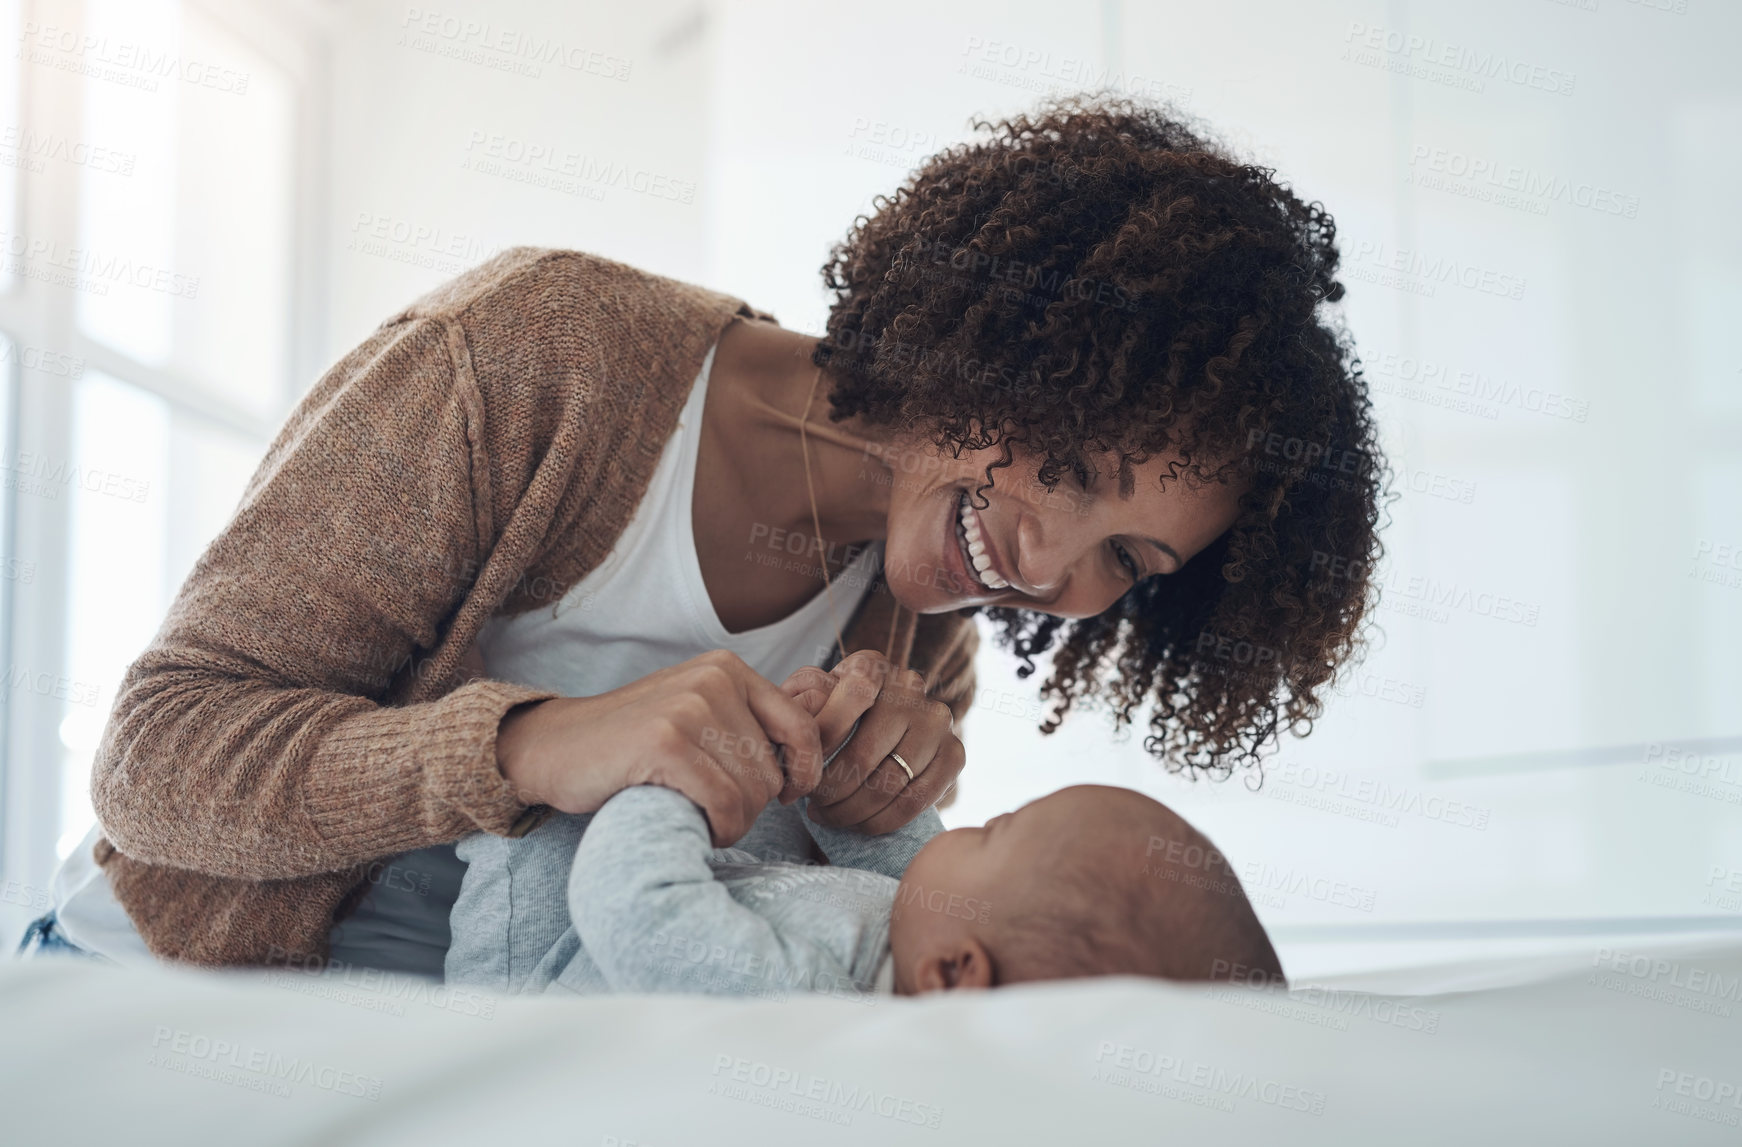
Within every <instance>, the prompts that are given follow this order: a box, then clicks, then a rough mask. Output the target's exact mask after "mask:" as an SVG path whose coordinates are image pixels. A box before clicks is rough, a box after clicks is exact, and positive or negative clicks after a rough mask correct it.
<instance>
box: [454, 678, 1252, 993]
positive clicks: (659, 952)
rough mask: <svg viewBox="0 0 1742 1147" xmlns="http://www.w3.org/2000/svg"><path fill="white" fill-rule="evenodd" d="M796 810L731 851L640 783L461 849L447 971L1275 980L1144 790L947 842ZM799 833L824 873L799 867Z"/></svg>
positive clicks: (666, 979) (925, 981)
mask: <svg viewBox="0 0 1742 1147" xmlns="http://www.w3.org/2000/svg"><path fill="white" fill-rule="evenodd" d="M789 692H794V691H793V690H792V689H790V688H789ZM794 695H795V696H797V695H798V694H797V693H796V692H794ZM813 698H814V693H813ZM801 700H804V701H805V703H806V704H807V706H809V705H812V704H814V705H816V707H818V708H820V700H812V699H804V698H801ZM807 803H808V802H807V801H799V802H796V803H795V804H793V805H788V806H782V805H779V804H778V803H771V804H770V806H769V808H768V810H767V811H765V812H764V813H763V815H762V816H761V817H760V818H759V819H758V820H757V822H756V824H755V826H754V827H753V828H752V829H751V831H750V833H749V834H747V835H746V836H745V837H744V838H743V839H742V840H740V841H739V842H738V844H737V845H736V846H735V847H733V848H727V849H714V848H713V847H712V846H711V843H710V839H709V832H708V825H707V821H706V819H705V818H704V817H703V815H702V813H701V811H700V810H699V809H698V808H697V807H696V806H695V805H694V804H692V803H691V802H690V801H689V799H688V798H686V797H684V796H682V795H681V794H679V793H677V792H675V791H673V790H670V789H664V788H656V787H651V786H640V787H636V788H630V789H626V790H624V791H623V792H621V793H619V794H617V795H616V796H615V797H613V798H612V799H611V800H609V801H608V802H606V804H605V806H604V807H603V808H601V809H600V810H599V811H598V812H597V813H593V814H591V815H588V816H557V817H553V818H552V819H551V820H549V821H547V822H546V823H544V824H543V825H541V826H540V827H539V828H537V829H536V830H534V831H533V832H531V833H529V834H527V835H526V836H525V837H523V838H521V839H518V840H510V839H506V838H503V837H497V836H490V835H488V834H479V835H476V836H472V837H468V838H467V839H466V840H464V841H462V842H461V843H460V844H459V846H458V853H459V856H460V858H461V859H462V860H464V861H466V862H467V864H468V865H469V867H468V869H467V871H466V876H465V880H464V883H463V884H462V886H461V890H460V895H459V899H458V900H457V901H456V902H455V904H454V909H453V913H452V916H451V917H450V923H451V926H452V931H453V940H452V944H451V946H450V948H449V949H448V956H447V964H446V975H447V980H448V982H449V983H455V984H467V985H472V986H477V987H484V988H490V989H494V990H497V991H504V992H544V991H558V992H563V991H567V992H574V993H583V994H592V993H601V992H708V993H716V994H729V995H784V994H785V993H787V992H790V991H805V992H821V993H825V994H830V995H837V996H841V995H845V996H848V997H856V998H869V996H870V995H871V994H872V993H878V992H884V993H890V992H892V993H894V994H896V995H915V994H918V993H921V992H930V991H947V990H953V989H965V988H987V987H997V986H1001V985H1006V984H1017V983H1024V982H1028V981H1035V980H1055V979H1066V978H1070V977H1075V976H1096V975H1140V976H1159V977H1165V978H1168V979H1175V980H1208V979H1212V978H1214V976H1213V971H1212V970H1213V969H1225V968H1228V967H1237V966H1244V967H1248V968H1260V969H1263V970H1264V971H1265V972H1266V973H1268V974H1270V975H1274V976H1276V977H1278V978H1280V977H1281V972H1282V969H1281V966H1280V964H1279V962H1278V961H1277V958H1276V952H1275V951H1274V950H1273V949H1272V947H1271V945H1270V941H1269V938H1268V937H1267V936H1266V935H1265V933H1264V929H1263V927H1262V926H1261V925H1260V924H1259V923H1258V918H1257V916H1256V915H1254V913H1253V911H1252V906H1251V904H1250V903H1248V901H1247V899H1246V896H1245V894H1244V892H1243V891H1242V890H1241V888H1240V882H1239V879H1238V878H1237V877H1236V876H1235V875H1234V873H1233V871H1232V870H1231V868H1230V867H1229V866H1228V864H1227V862H1226V860H1225V859H1224V858H1223V857H1222V855H1221V853H1219V852H1218V851H1217V850H1216V849H1215V848H1214V846H1212V845H1211V844H1210V842H1209V841H1208V840H1207V839H1205V838H1204V837H1203V835H1202V834H1200V833H1199V832H1197V830H1195V829H1194V828H1192V827H1191V825H1189V824H1187V823H1186V822H1185V821H1184V820H1183V819H1181V818H1180V817H1178V816H1176V815H1175V814H1174V813H1173V812H1171V811H1170V810H1169V809H1168V808H1167V807H1166V806H1164V805H1162V804H1160V803H1159V802H1157V801H1154V800H1151V799H1150V798H1148V797H1146V796H1143V795H1142V794H1141V793H1137V792H1133V791H1131V790H1129V789H1120V788H1109V787H1106V786H1102V785H1077V786H1074V787H1072V788H1068V789H1063V790H1061V791H1059V792H1056V793H1053V794H1052V795H1051V796H1047V797H1043V798H1041V799H1040V800H1037V801H1034V802H1033V803H1031V804H1028V805H1025V806H1023V807H1022V808H1020V809H1018V810H1017V811H1015V812H1011V813H1005V814H1004V815H1002V816H997V817H994V818H992V820H990V821H988V822H987V823H986V824H985V825H983V826H981V827H978V828H958V829H953V830H951V831H948V832H945V831H943V826H942V823H941V822H940V821H939V819H938V816H937V813H936V811H935V810H931V809H928V810H927V811H926V812H925V813H923V814H922V815H921V816H919V817H918V818H916V819H915V820H914V821H913V822H912V823H910V824H909V825H907V826H906V827H905V828H902V829H899V830H897V831H895V832H892V833H887V834H885V835H883V836H864V835H862V834H859V833H857V832H851V831H846V830H840V829H831V828H829V827H827V826H825V825H820V824H816V823H815V822H813V821H811V820H810V819H809V817H807V816H805V815H803V813H804V810H805V808H806V806H807ZM813 840H814V841H815V843H816V846H817V847H819V848H820V849H821V850H822V852H823V854H824V855H825V856H827V857H828V861H829V863H828V864H827V865H816V864H813V863H806V862H805V860H806V858H807V857H808V856H809V855H810V854H811V848H810V845H811V842H812V841H813Z"/></svg>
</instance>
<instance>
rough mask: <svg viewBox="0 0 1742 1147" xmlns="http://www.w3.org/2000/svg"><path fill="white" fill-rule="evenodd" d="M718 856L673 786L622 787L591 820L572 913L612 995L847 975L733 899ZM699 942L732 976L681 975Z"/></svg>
mask: <svg viewBox="0 0 1742 1147" xmlns="http://www.w3.org/2000/svg"><path fill="white" fill-rule="evenodd" d="M712 851H713V845H712V844H711V843H710V840H709V836H708V823H707V820H706V819H705V818H704V817H703V816H702V813H701V810H699V809H698V808H696V806H695V805H694V804H692V803H691V802H690V800H689V798H688V797H685V796H683V795H682V794H680V793H677V792H674V791H673V790H671V789H665V788H658V787H654V786H650V785H642V786H637V787H635V788H629V789H624V790H623V791H622V792H620V793H618V794H617V795H616V796H614V797H612V798H611V799H610V800H609V801H607V802H606V804H605V807H604V808H602V809H600V810H599V811H598V812H597V813H596V814H594V816H593V823H592V824H591V825H590V826H588V830H587V835H586V836H585V837H584V838H583V839H582V840H581V845H580V849H579V850H578V852H577V853H576V855H575V862H574V866H573V868H572V870H571V871H570V874H569V886H568V902H569V913H570V915H571V917H572V918H573V920H574V924H575V928H576V930H577V931H578V932H579V933H580V939H581V944H582V946H583V947H584V948H585V949H586V952H587V955H588V956H589V957H590V958H591V959H592V960H593V962H594V963H596V964H597V965H598V968H599V971H600V972H601V973H602V974H603V976H604V978H605V980H606V981H607V982H608V983H609V984H610V987H611V989H612V990H614V991H619V992H657V991H666V992H697V991H701V992H719V993H722V994H738V993H741V992H743V991H745V990H746V989H749V988H754V987H755V986H758V985H761V984H765V983H766V982H768V981H769V980H770V979H775V980H778V981H779V982H782V983H789V984H790V983H797V982H803V981H805V980H808V979H812V978H814V977H816V976H817V975H819V974H826V975H832V976H836V977H848V978H850V970H849V969H848V968H846V967H845V966H844V965H843V964H842V962H841V961H840V960H839V959H837V958H836V957H835V955H834V954H833V953H831V952H830V951H829V950H828V949H826V948H825V947H823V946H821V945H820V944H818V943H816V942H815V941H814V940H811V939H808V938H806V937H803V936H795V935H783V934H782V933H781V932H779V931H778V930H777V929H776V928H775V926H774V925H773V924H772V923H771V922H770V921H769V920H768V919H766V918H765V917H763V916H760V915H758V914H756V913H755V912H753V911H751V910H750V909H749V908H746V907H745V906H744V905H742V904H740V903H738V901H736V900H734V899H733V898H732V895H731V893H730V892H729V891H728V890H727V888H726V886H725V885H724V884H722V883H720V882H719V881H718V880H716V879H715V878H714V872H713V869H712V868H710V867H709V865H708V856H709V854H710V853H711V852H712ZM694 942H701V943H703V944H705V945H707V950H709V951H714V952H719V953H720V954H721V959H720V961H718V963H719V964H720V965H721V966H723V967H724V968H726V969H729V970H730V974H728V975H724V976H716V977H712V978H710V979H708V980H705V981H698V980H696V979H694V978H688V977H685V976H684V975H682V974H681V973H682V972H683V970H684V969H683V967H682V966H681V964H680V963H678V962H677V961H674V960H673V959H672V957H673V956H674V955H676V954H677V953H679V952H682V951H683V950H684V949H685V948H686V947H687V946H688V945H690V944H692V943H694ZM740 979H741V980H742V981H743V983H742V984H739V983H737V981H738V980H740Z"/></svg>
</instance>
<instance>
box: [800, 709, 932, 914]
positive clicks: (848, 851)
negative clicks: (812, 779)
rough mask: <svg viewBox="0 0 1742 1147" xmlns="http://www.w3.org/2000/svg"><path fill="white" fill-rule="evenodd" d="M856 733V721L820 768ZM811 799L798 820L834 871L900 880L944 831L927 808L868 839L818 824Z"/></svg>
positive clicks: (807, 798)
mask: <svg viewBox="0 0 1742 1147" xmlns="http://www.w3.org/2000/svg"><path fill="white" fill-rule="evenodd" d="M858 731H859V722H858V721H854V722H853V726H852V728H850V729H848V730H847V735H846V737H844V738H843V739H842V740H841V743H840V744H839V745H837V746H836V747H835V751H834V752H832V753H830V754H829V755H828V756H827V757H826V758H825V759H824V760H823V768H824V769H827V768H828V767H829V766H830V765H832V764H834V763H835V758H836V757H838V756H840V755H841V751H842V750H843V749H845V748H846V747H847V745H848V744H849V743H851V742H852V740H853V734H854V733H857V732H858ZM810 803H811V802H810V798H809V797H805V798H804V799H803V800H801V801H799V802H798V809H799V819H800V820H801V821H802V822H803V823H804V826H805V828H807V829H809V830H810V834H811V839H812V840H814V841H816V842H817V847H818V848H820V849H822V850H823V855H824V856H826V857H828V858H829V863H830V864H832V865H834V866H835V867H837V868H864V869H868V870H869V871H871V872H880V873H882V874H883V875H884V876H889V877H893V878H894V879H896V880H900V879H901V876H902V874H903V873H904V872H906V871H907V866H908V865H909V864H911V863H913V858H914V857H915V856H918V855H919V850H920V849H922V848H924V847H925V845H926V842H927V841H929V840H930V839H931V838H932V837H934V836H936V835H937V834H938V833H940V832H942V831H943V830H944V822H943V819H942V818H941V817H939V816H938V810H937V809H936V808H928V809H926V810H925V811H924V812H922V813H920V814H919V815H918V816H916V817H914V818H913V819H912V820H910V821H908V822H907V823H906V824H904V825H902V826H901V827H900V828H898V829H896V830H895V831H894V832H886V833H884V834H883V835H881V836H867V835H865V834H864V833H862V832H857V831H854V830H853V829H849V828H831V827H829V826H828V825H826V824H818V823H817V822H816V821H814V820H812V819H811V817H810Z"/></svg>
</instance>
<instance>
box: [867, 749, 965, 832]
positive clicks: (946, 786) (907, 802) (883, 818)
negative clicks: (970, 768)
mask: <svg viewBox="0 0 1742 1147" xmlns="http://www.w3.org/2000/svg"><path fill="white" fill-rule="evenodd" d="M966 763H967V750H966V749H965V748H964V747H963V746H962V742H961V739H960V738H959V737H957V736H956V735H955V734H953V733H952V734H951V735H949V736H948V737H945V738H944V743H943V744H942V745H940V746H938V751H937V755H936V756H934V757H933V758H932V761H931V764H930V765H929V766H927V768H926V770H925V772H924V773H923V774H920V775H916V776H915V777H914V779H913V782H912V783H911V784H909V785H907V786H906V787H905V788H903V789H902V790H901V792H899V793H897V794H896V796H895V799H894V800H893V801H891V802H890V803H889V804H887V805H885V806H883V808H882V809H881V810H880V811H878V812H876V813H874V814H873V815H872V816H871V817H870V818H869V819H867V820H864V821H862V822H860V823H859V824H858V825H856V826H855V827H857V828H858V830H859V831H860V832H863V833H866V834H867V835H870V836H877V835H880V834H882V833H885V832H894V831H895V830H896V829H898V828H900V827H901V826H902V825H904V824H907V823H908V822H909V821H911V820H913V818H914V817H916V816H918V815H919V814H920V813H922V812H924V811H925V810H926V809H928V808H930V807H931V806H932V805H934V804H936V803H937V802H938V801H940V800H942V799H943V796H944V794H945V793H947V792H948V791H949V790H950V789H951V787H953V786H954V785H955V783H956V778H957V777H959V776H960V775H961V773H962V766H963V765H964V764H966Z"/></svg>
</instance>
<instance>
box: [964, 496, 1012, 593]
mask: <svg viewBox="0 0 1742 1147" xmlns="http://www.w3.org/2000/svg"><path fill="white" fill-rule="evenodd" d="M960 505H961V508H960V511H959V513H958V514H957V515H956V517H957V520H958V521H959V522H961V524H962V537H963V539H964V541H965V543H966V544H965V545H964V546H963V548H964V549H965V550H966V551H967V557H968V566H969V568H970V569H972V570H973V571H974V573H975V574H976V575H977V576H978V577H979V580H980V584H981V585H983V586H985V587H986V588H987V589H1008V588H1010V583H1009V582H1007V581H1005V580H1004V579H1003V578H1001V577H999V576H998V575H997V574H996V573H995V572H993V570H992V557H991V555H990V553H988V551H987V549H986V543H985V541H984V540H983V539H982V538H981V537H980V525H979V523H978V522H977V521H976V520H975V519H974V514H973V511H972V510H971V509H970V508H969V506H968V500H967V496H966V495H963V497H962V501H961V504H960Z"/></svg>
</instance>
